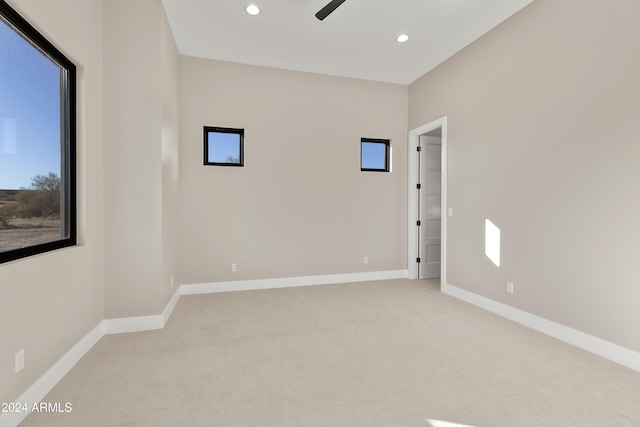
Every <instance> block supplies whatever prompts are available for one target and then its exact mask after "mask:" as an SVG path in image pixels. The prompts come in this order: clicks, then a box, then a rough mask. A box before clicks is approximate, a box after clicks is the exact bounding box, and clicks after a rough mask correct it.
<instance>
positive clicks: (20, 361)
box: [16, 348, 24, 374]
mask: <svg viewBox="0 0 640 427" xmlns="http://www.w3.org/2000/svg"><path fill="white" fill-rule="evenodd" d="M23 369H24V348H23V349H22V350H20V351H19V352H17V353H16V374H17V373H18V372H20V371H22V370H23Z"/></svg>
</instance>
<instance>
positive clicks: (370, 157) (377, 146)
mask: <svg viewBox="0 0 640 427" xmlns="http://www.w3.org/2000/svg"><path fill="white" fill-rule="evenodd" d="M386 149H387V147H386V145H385V144H382V143H371V142H363V143H362V165H361V166H362V167H363V168H366V169H384V157H385V152H386Z"/></svg>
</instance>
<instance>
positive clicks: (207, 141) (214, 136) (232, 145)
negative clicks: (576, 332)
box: [204, 126, 244, 166]
mask: <svg viewBox="0 0 640 427" xmlns="http://www.w3.org/2000/svg"><path fill="white" fill-rule="evenodd" d="M204 164H205V165H214V166H244V129H233V128H220V127H209V126H205V127H204Z"/></svg>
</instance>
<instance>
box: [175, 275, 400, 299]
mask: <svg viewBox="0 0 640 427" xmlns="http://www.w3.org/2000/svg"><path fill="white" fill-rule="evenodd" d="M407 275H408V271H407V270H387V271H373V272H366V273H347V274H327V275H321V276H302V277H283V278H280V279H257V280H238V281H233V282H214V283H193V284H185V285H182V286H181V287H180V293H181V294H182V295H197V294H210V293H216V292H232V291H250V290H258V289H275V288H291V287H297V286H314V285H331V284H336V283H350V282H366V281H371V280H390V279H406V278H407Z"/></svg>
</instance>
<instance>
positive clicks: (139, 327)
mask: <svg viewBox="0 0 640 427" xmlns="http://www.w3.org/2000/svg"><path fill="white" fill-rule="evenodd" d="M178 299H180V288H178V289H177V290H176V292H175V293H174V294H173V296H172V297H171V299H170V300H169V303H168V304H167V306H166V308H165V309H164V311H163V312H162V314H155V315H151V316H138V317H123V318H119V319H105V321H104V334H105V335H113V334H125V333H128V332H142V331H153V330H155V329H162V328H164V325H165V324H166V323H167V320H169V317H170V316H171V313H172V312H173V309H174V308H175V306H176V304H177V303H178Z"/></svg>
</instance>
